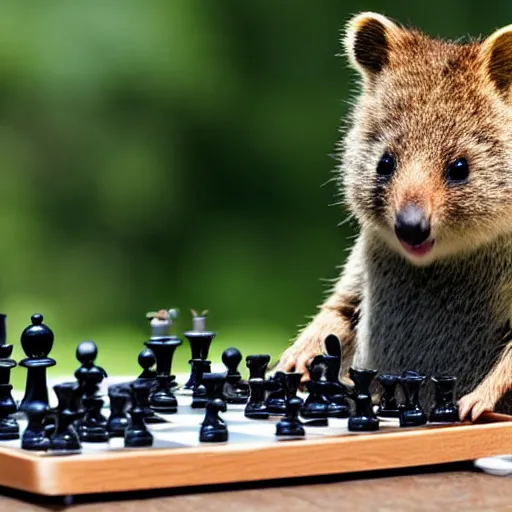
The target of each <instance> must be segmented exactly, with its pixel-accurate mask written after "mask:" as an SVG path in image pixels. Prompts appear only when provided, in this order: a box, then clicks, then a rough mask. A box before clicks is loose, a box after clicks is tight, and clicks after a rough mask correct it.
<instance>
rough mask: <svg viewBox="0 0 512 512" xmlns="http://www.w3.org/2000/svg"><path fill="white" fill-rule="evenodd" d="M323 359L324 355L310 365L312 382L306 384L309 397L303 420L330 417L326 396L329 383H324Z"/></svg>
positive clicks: (302, 410) (302, 412) (305, 403)
mask: <svg viewBox="0 0 512 512" xmlns="http://www.w3.org/2000/svg"><path fill="white" fill-rule="evenodd" d="M323 358H324V356H322V355H320V356H317V357H315V358H314V359H313V361H312V362H311V364H310V365H309V368H308V371H309V376H310V380H309V381H308V382H306V389H307V390H308V391H309V395H308V397H307V398H306V400H305V401H304V405H303V406H302V409H301V411H300V414H301V416H302V417H303V418H307V419H310V418H311V419H319V418H327V417H328V416H329V401H328V400H327V399H326V398H325V396H324V391H325V388H326V384H327V382H326V381H322V376H323V373H324V365H323Z"/></svg>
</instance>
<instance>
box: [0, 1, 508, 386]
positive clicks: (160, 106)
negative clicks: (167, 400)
mask: <svg viewBox="0 0 512 512" xmlns="http://www.w3.org/2000/svg"><path fill="white" fill-rule="evenodd" d="M0 6H1V11H0V12H1V15H0V158H1V168H2V181H1V186H0V233H1V238H2V249H1V251H0V266H1V269H2V271H1V272H0V300H1V310H2V311H3V312H5V313H7V314H8V340H9V342H11V343H13V344H15V345H16V350H15V353H14V356H15V357H16V358H17V359H18V360H19V359H21V357H22V356H23V354H22V352H21V350H20V348H19V336H20V332H21V330H22V329H23V328H24V327H25V326H26V325H27V324H28V323H29V318H30V315H31V314H32V313H33V312H36V311H37V312H41V313H43V314H44V316H45V322H47V324H48V325H49V326H50V327H51V328H52V329H53V330H54V332H55V346H54V350H53V352H52V355H53V357H55V358H56V359H57V361H58V365H57V366H56V367H55V368H54V369H52V370H51V375H52V376H56V375H59V374H62V375H64V374H67V375H68V376H69V374H70V372H71V371H73V370H74V369H75V368H76V367H77V365H78V364H77V362H76V360H75V358H74V351H75V347H76V345H77V344H78V343H79V342H80V341H81V340H84V339H93V340H95V341H96V342H97V344H98V346H99V349H100V357H99V359H98V362H99V364H101V365H103V366H104V367H105V368H106V369H107V371H108V372H109V373H110V374H125V375H127V374H134V373H136V372H137V371H138V369H137V368H138V367H137V364H136V357H137V354H138V352H139V350H140V349H141V348H142V344H143V342H144V341H145V340H146V339H147V336H148V333H149V328H148V323H147V320H146V318H145V313H146V312H147V311H149V310H153V309H159V308H171V307H177V308H179V309H180V312H181V316H180V319H179V321H178V324H177V330H178V333H180V332H182V331H183V330H184V329H187V328H189V327H190V324H191V320H190V313H189V310H190V308H199V309H203V308H208V309H209V310H210V319H209V327H211V328H212V329H214V330H216V331H217V332H218V335H217V338H216V340H215V342H214V344H213V347H212V358H213V360H218V359H219V357H220V353H221V352H222V350H223V349H224V348H226V347H228V346H230V345H235V346H237V347H239V348H240V349H241V350H242V352H243V353H244V355H247V354H249V353H257V352H267V353H270V354H271V355H272V356H273V358H274V360H275V359H276V358H277V357H278V356H279V354H280V352H281V351H282V350H283V349H284V348H285V347H286V346H287V344H288V340H289V339H290V338H291V337H292V336H293V335H294V333H295V332H296V326H297V325H298V324H301V323H303V322H304V321H305V320H306V317H307V316H309V315H312V314H314V312H315V308H316V305H317V304H318V303H319V302H320V301H321V300H322V297H323V293H324V290H325V287H326V285H325V284H324V283H322V281H321V279H322V278H326V279H328V278H334V277H335V276H336V274H337V271H336V269H335V267H336V266H337V265H340V264H341V263H343V261H344V258H345V256H346V251H345V249H346V248H347V247H348V244H349V241H348V240H347V238H348V237H349V236H350V235H351V234H352V231H351V229H352V228H351V227H350V226H347V225H344V226H337V224H338V223H339V222H340V221H341V220H342V219H343V217H344V213H343V211H341V210H340V207H339V206H335V205H334V203H335V201H336V200H335V198H334V194H335V187H334V185H333V184H332V182H331V183H329V180H330V178H331V177H332V170H333V169H334V166H335V161H334V160H333V158H332V156H330V155H332V152H333V150H334V147H335V143H336V141H337V139H338V136H339V134H338V126H339V125H340V120H342V119H343V117H344V115H345V113H346V110H347V102H348V101H349V99H350V94H351V92H349V91H352V90H353V86H354V78H355V75H354V74H353V73H352V72H350V71H349V70H348V68H347V65H346V62H345V60H344V59H343V58H340V57H337V56H336V54H337V53H339V52H340V44H339V34H340V30H341V28H342V27H343V25H344V24H345V22H346V20H347V19H348V17H349V16H351V15H352V14H354V13H356V12H359V11H361V10H375V11H379V12H382V13H384V14H387V15H389V16H391V17H394V18H396V19H398V20H399V21H401V22H404V23H409V24H413V25H416V26H419V27H421V28H423V29H424V30H425V31H427V32H429V33H430V34H432V35H440V36H444V37H452V38H459V37H461V36H464V35H467V34H472V35H479V34H486V33H489V32H491V31H493V30H494V29H495V28H497V27H500V26H502V25H504V24H507V23H510V22H511V21H512V3H511V2H505V1H491V0H488V1H487V2H485V4H483V3H482V2H480V1H477V0H472V1H468V0H465V1H462V0H460V1H454V0H443V1H441V0H431V1H430V2H417V3H413V2H410V1H405V0H402V1H393V2H391V1H390V0H387V1H342V0H317V1H313V0H309V1H300V0H293V1H292V0H266V1H262V0H258V1H256V0H254V1H253V0H244V1H236V0H202V1H201V0H168V1H147V0H146V1H142V0H139V1H128V0H118V1H112V0H110V1H108V0H107V1H100V0H94V1H69V0H62V1H50V0H34V1H32V2H28V1H15V0H12V1H3V2H1V3H0ZM188 357H189V349H188V346H187V344H184V346H183V347H181V348H180V349H179V351H178V352H177V354H176V360H175V366H174V368H173V369H174V370H175V371H185V370H186V369H187V360H188ZM24 377H25V371H24V370H23V369H20V368H17V369H15V371H14V372H13V379H14V381H15V383H18V384H19V383H22V382H23V380H24Z"/></svg>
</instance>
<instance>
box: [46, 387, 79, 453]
mask: <svg viewBox="0 0 512 512" xmlns="http://www.w3.org/2000/svg"><path fill="white" fill-rule="evenodd" d="M53 389H54V391H55V394H56V395H57V400H58V406H57V411H56V414H57V421H56V424H55V431H54V433H53V435H52V437H51V439H50V445H49V448H48V451H50V452H56V453H66V454H68V453H80V452H81V451H82V445H81V443H80V438H79V436H78V434H77V432H76V430H75V428H74V426H73V423H74V422H75V421H76V420H78V419H79V418H81V417H82V416H83V413H84V411H83V410H81V409H80V408H79V404H80V394H81V390H80V387H79V385H78V384H77V383H76V382H65V383H63V384H57V385H55V386H54V387H53Z"/></svg>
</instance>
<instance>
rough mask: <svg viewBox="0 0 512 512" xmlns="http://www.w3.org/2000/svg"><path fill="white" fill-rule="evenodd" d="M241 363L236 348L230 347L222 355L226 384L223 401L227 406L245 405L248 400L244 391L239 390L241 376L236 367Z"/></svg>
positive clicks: (240, 355)
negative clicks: (225, 371) (225, 370)
mask: <svg viewBox="0 0 512 512" xmlns="http://www.w3.org/2000/svg"><path fill="white" fill-rule="evenodd" d="M241 361H242V354H241V353H240V351H239V350H238V349H237V348H234V347H231V348H227V349H226V350H224V352H223V353H222V362H223V363H224V366H225V367H226V369H227V373H226V383H225V385H224V400H225V401H226V402H227V403H228V404H245V403H247V399H248V398H249V393H248V392H247V390H246V389H240V387H239V385H240V384H241V383H242V376H241V375H240V372H239V371H238V365H239V364H240V362H241Z"/></svg>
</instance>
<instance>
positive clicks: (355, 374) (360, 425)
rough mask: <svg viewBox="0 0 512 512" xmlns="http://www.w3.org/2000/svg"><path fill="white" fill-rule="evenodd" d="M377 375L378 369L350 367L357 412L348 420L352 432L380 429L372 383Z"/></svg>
mask: <svg viewBox="0 0 512 512" xmlns="http://www.w3.org/2000/svg"><path fill="white" fill-rule="evenodd" d="M375 375H377V371H376V370H368V369H359V368H350V369H349V376H350V378H351V380H352V381H353V382H354V384H355V389H354V401H355V404H356V407H355V409H356V410H355V413H354V415H353V416H351V417H350V418H349V420H348V429H349V430H350V431H351V432H372V431H375V430H378V429H379V419H378V418H377V416H376V415H375V413H374V412H373V405H372V395H371V392H370V385H371V383H372V381H373V379H374V377H375Z"/></svg>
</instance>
